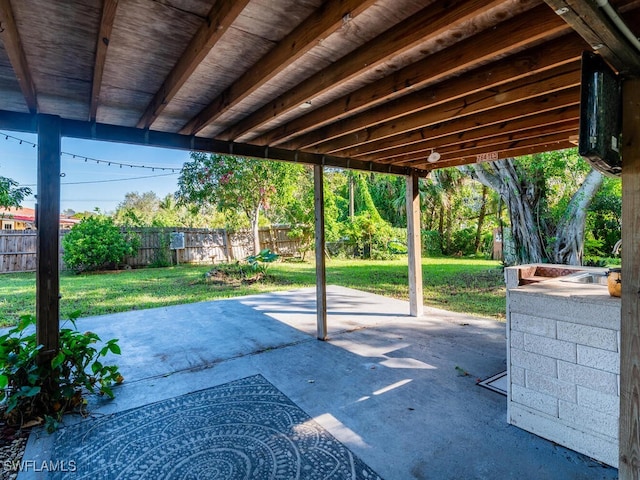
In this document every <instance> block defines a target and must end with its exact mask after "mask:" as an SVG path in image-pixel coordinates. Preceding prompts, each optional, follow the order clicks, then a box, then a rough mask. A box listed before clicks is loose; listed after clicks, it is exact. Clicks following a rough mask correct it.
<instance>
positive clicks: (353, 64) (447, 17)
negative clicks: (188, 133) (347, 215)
mask: <svg viewBox="0 0 640 480" xmlns="http://www.w3.org/2000/svg"><path fill="white" fill-rule="evenodd" d="M500 3H502V2H501V1H499V0H491V1H490V2H487V1H486V0H485V1H481V0H470V1H466V2H464V1H460V0H456V1H455V2H450V1H449V2H448V1H444V0H440V1H438V2H435V3H433V4H431V5H429V6H428V7H426V8H424V9H423V10H421V11H420V12H418V13H416V14H415V15H412V16H411V17H409V18H408V19H406V20H405V21H404V22H401V23H399V24H398V25H395V26H393V27H391V28H390V29H388V30H386V31H385V32H383V33H382V34H380V35H378V36H377V37H376V38H374V39H373V40H371V41H369V42H367V43H366V44H364V45H362V46H361V47H359V48H357V49H356V50H354V51H353V52H351V53H350V54H348V55H346V56H344V57H343V58H341V59H340V60H338V61H336V62H334V63H332V64H331V65H330V66H329V67H327V68H325V69H324V70H322V71H320V72H318V73H316V74H314V75H312V76H311V77H309V78H308V79H307V80H305V81H303V82H301V83H300V84H299V85H297V86H295V87H293V88H292V89H290V90H289V91H287V92H285V93H284V94H282V95H280V96H279V97H278V98H276V99H275V100H273V101H270V102H269V103H267V104H266V105H265V106H264V107H262V108H260V109H258V110H257V111H256V112H255V113H253V114H251V115H249V116H248V117H247V118H245V119H243V120H241V121H240V122H238V123H237V124H236V125H235V126H233V127H231V128H229V129H227V130H226V131H224V132H222V133H221V134H220V135H219V138H221V139H225V140H232V139H236V138H239V137H240V136H241V135H242V134H244V133H246V132H248V131H250V130H252V129H254V128H256V127H259V126H261V125H263V124H264V123H266V122H269V121H271V120H273V119H274V118H276V117H278V116H280V115H284V114H286V113H288V112H290V111H291V110H293V109H295V108H298V106H299V105H300V104H302V103H304V102H305V101H312V100H313V99H314V98H315V97H317V96H319V95H321V94H323V93H326V92H328V91H329V90H331V89H332V88H334V87H335V85H338V84H340V83H343V82H346V81H348V80H351V79H353V78H355V77H357V76H358V75H361V74H362V73H363V72H365V71H370V70H372V69H374V68H376V67H377V66H379V65H380V64H382V63H383V62H385V61H387V60H389V59H392V58H394V57H397V56H399V55H402V54H403V53H404V52H406V51H407V50H410V49H412V48H414V47H416V46H418V45H420V44H422V43H424V42H425V41H426V40H428V39H429V38H434V37H437V36H438V35H441V34H442V33H444V32H446V31H447V30H448V29H451V28H453V27H455V26H456V25H460V24H462V23H463V22H465V21H468V20H469V19H470V18H473V17H474V16H476V15H478V13H479V11H484V10H487V9H490V8H492V7H494V6H496V5H498V4H500Z"/></svg>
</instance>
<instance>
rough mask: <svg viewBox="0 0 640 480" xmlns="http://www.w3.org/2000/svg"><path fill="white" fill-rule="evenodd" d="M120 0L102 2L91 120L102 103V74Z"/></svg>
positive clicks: (92, 88) (90, 112) (90, 110)
mask: <svg viewBox="0 0 640 480" xmlns="http://www.w3.org/2000/svg"><path fill="white" fill-rule="evenodd" d="M117 8H118V0H104V3H103V4H102V18H101V19H100V30H99V32H98V40H97V42H96V58H95V62H94V66H93V79H92V82H91V106H90V108H89V120H90V121H95V119H96V115H97V113H98V105H99V103H100V89H101V88H102V76H103V74H104V65H105V61H106V58H107V49H108V48H109V40H110V38H111V31H112V30H113V22H114V20H115V17H116V10H117Z"/></svg>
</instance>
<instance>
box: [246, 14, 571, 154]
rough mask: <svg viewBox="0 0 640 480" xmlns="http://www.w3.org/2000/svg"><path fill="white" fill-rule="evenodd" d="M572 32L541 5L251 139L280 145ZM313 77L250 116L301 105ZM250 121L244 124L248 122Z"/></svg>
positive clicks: (267, 115)
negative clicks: (497, 58)
mask: <svg viewBox="0 0 640 480" xmlns="http://www.w3.org/2000/svg"><path fill="white" fill-rule="evenodd" d="M531 18H536V19H537V21H536V22H532V21H531ZM570 30H571V29H570V27H569V26H568V25H567V24H566V23H564V22H562V21H561V20H560V19H559V18H558V17H557V15H555V14H554V13H553V12H552V11H550V10H549V9H548V8H547V7H546V6H545V5H540V6H539V7H537V8H535V9H533V10H531V11H529V12H525V13H523V14H520V15H518V16H516V17H514V18H512V19H510V20H509V21H508V22H505V23H503V24H499V25H497V26H496V27H495V28H493V29H490V30H487V31H484V32H481V33H479V34H478V35H474V36H472V37H470V38H467V39H465V40H462V41H460V42H458V43H456V44H455V45H452V46H451V47H449V48H446V49H444V50H442V51H439V52H437V53H434V54H433V55H429V56H428V57H426V58H424V59H423V60H420V61H418V62H416V63H413V64H411V65H408V66H407V67H404V68H403V69H401V70H399V71H397V72H395V73H394V74H393V75H390V76H388V77H385V78H383V79H380V80H378V81H376V82H373V83H372V84H370V85H367V86H365V87H362V88H360V89H358V90H356V91H355V92H352V93H350V94H348V95H345V96H343V97H341V98H339V99H337V100H334V101H332V102H330V103H328V104H326V105H323V106H322V107H319V108H317V109H315V110H313V111H312V112H310V113H308V114H306V115H303V116H300V117H298V118H296V119H294V120H292V121H290V122H287V123H286V124H285V125H282V126H279V127H277V128H274V129H272V130H271V131H269V132H267V133H265V134H263V135H261V136H260V137H258V138H255V139H253V140H251V141H252V143H257V144H260V145H281V144H283V143H284V142H286V141H291V139H292V138H294V137H296V136H298V135H301V134H305V133H307V132H309V131H311V130H314V129H317V128H318V127H322V126H323V125H327V124H329V123H332V122H335V121H338V120H341V119H343V118H346V117H348V116H351V115H354V114H356V113H359V112H362V111H364V110H365V109H368V108H370V107H371V106H373V105H377V104H382V103H384V102H386V101H389V100H390V99H393V98H396V97H399V96H402V95H406V94H407V93H410V92H412V91H413V90H415V89H419V88H422V87H424V86H426V85H429V84H434V83H436V82H438V81H440V80H443V79H445V78H446V77H449V76H451V75H454V74H456V73H457V72H461V71H464V70H466V69H469V68H472V67H474V66H477V65H479V64H482V63H486V62H487V61H489V60H491V59H493V58H496V57H499V56H502V55H506V54H509V53H510V52H513V51H516V50H520V49H523V48H526V47H528V46H531V45H535V44H536V43H539V42H540V41H541V40H543V39H544V38H547V37H548V36H550V35H551V36H553V35H559V34H561V33H562V32H568V31H570ZM312 79H313V77H312ZM312 79H310V80H308V81H307V82H303V83H302V84H300V85H299V86H298V87H295V88H293V89H292V90H290V91H289V92H287V93H286V94H284V95H281V96H280V97H278V98H277V99H275V100H274V101H272V102H270V103H268V104H267V105H266V106H265V107H263V108H262V109H260V110H258V111H257V112H256V113H255V114H254V115H255V116H256V117H261V118H264V119H265V121H268V120H271V119H273V118H275V117H276V116H278V115H279V114H281V113H286V112H288V111H290V110H291V109H292V108H293V107H294V106H295V105H298V104H299V102H300V101H303V100H302V99H306V98H308V95H309V92H307V91H306V90H307V88H308V87H306V86H305V83H308V82H312V81H313V80H312ZM296 102H297V103H296ZM250 118H251V117H249V118H248V119H247V120H246V121H250Z"/></svg>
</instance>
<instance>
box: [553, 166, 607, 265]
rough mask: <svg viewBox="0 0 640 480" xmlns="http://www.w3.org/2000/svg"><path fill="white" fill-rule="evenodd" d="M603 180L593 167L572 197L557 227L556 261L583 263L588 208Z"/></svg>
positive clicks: (554, 255)
mask: <svg viewBox="0 0 640 480" xmlns="http://www.w3.org/2000/svg"><path fill="white" fill-rule="evenodd" d="M603 180H604V178H603V176H602V174H601V173H600V172H598V171H596V170H593V169H592V170H591V171H590V172H589V174H588V175H587V178H585V180H584V182H582V185H581V186H580V188H579V189H578V191H577V192H576V193H575V194H574V195H573V197H571V201H570V202H569V205H568V206H567V210H566V212H565V214H564V216H563V217H562V219H561V220H560V222H559V223H558V227H557V228H556V242H555V244H554V248H553V261H554V262H555V263H562V264H566V265H582V257H583V254H584V224H585V220H586V217H587V209H588V208H589V204H590V203H591V200H593V197H594V196H595V194H596V193H597V192H598V189H599V188H600V186H601V185H602V182H603Z"/></svg>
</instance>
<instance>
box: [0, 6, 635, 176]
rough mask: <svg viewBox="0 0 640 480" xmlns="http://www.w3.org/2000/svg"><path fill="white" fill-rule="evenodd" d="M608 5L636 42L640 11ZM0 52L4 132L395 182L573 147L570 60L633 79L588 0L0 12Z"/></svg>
mask: <svg viewBox="0 0 640 480" xmlns="http://www.w3.org/2000/svg"><path fill="white" fill-rule="evenodd" d="M611 4H612V5H613V6H614V7H615V9H616V10H617V12H618V13H619V14H620V16H621V17H622V18H623V20H624V21H625V23H626V24H627V25H628V26H629V27H631V29H632V30H634V29H635V31H634V33H635V34H636V35H638V34H640V28H639V27H640V1H639V0H616V1H612V2H611ZM0 38H1V39H2V48H1V49H0V124H3V125H6V123H3V122H1V120H2V116H5V117H9V116H10V115H11V114H13V113H14V112H17V113H19V114H28V115H33V114H36V113H43V114H53V115H58V116H60V117H61V118H62V119H65V120H69V121H75V122H83V125H85V124H86V128H88V129H90V128H91V126H92V125H102V124H105V125H114V126H119V127H127V128H129V129H131V131H133V130H134V129H138V130H140V131H141V135H144V134H146V135H147V137H146V138H147V139H148V135H149V132H151V133H152V134H153V133H155V132H167V133H171V134H180V135H183V136H187V137H190V136H196V139H197V140H198V141H200V139H201V138H200V137H202V138H205V139H214V140H215V142H213V143H210V145H213V146H214V147H215V148H213V149H214V150H220V151H221V153H229V152H241V153H242V152H260V153H256V156H261V157H273V158H280V159H284V158H286V157H287V155H289V154H290V156H291V158H293V156H294V155H295V158H296V159H301V161H306V160H309V161H311V162H312V163H313V161H318V160H317V159H319V158H322V159H323V160H322V161H323V162H324V159H332V161H328V162H327V164H334V165H335V164H344V165H345V166H355V167H357V168H369V169H371V170H376V171H389V172H393V173H405V172H411V171H413V172H415V171H418V173H422V174H424V173H426V172H428V171H429V170H432V169H433V168H440V167H446V166H454V165H461V164H468V163H474V162H480V161H490V160H496V159H499V158H506V157H512V156H519V155H523V154H529V153H537V152H542V151H549V150H556V149H561V148H568V147H571V146H573V145H574V144H575V142H576V140H577V134H578V115H579V90H580V56H581V53H582V51H583V50H593V49H597V50H598V51H599V52H600V53H601V54H602V55H603V56H604V57H605V58H606V59H607V60H608V61H609V62H610V63H611V64H612V65H613V66H614V67H615V68H617V69H618V70H620V71H621V72H622V73H625V74H627V73H630V72H631V73H637V72H638V71H639V70H640V69H639V68H638V65H640V61H638V52H637V51H634V50H633V48H632V47H630V46H629V44H628V43H625V40H624V39H621V37H620V35H619V34H618V32H617V31H616V29H615V28H614V27H613V26H612V24H611V23H610V22H609V21H608V18H607V17H606V16H605V15H604V14H603V12H602V11H601V9H599V8H598V7H597V6H595V1H591V0H546V1H542V0H436V1H433V0H326V1H322V0H65V1H51V0H0ZM93 130H94V132H95V126H94V127H93ZM158 135H159V134H158ZM96 138H99V136H97V137H96ZM141 138H142V137H141ZM191 144H192V145H195V146H196V147H197V146H198V145H200V144H201V143H198V142H195V143H194V142H193V141H192V143H191ZM234 148H235V150H234ZM434 151H436V152H438V153H439V154H440V160H439V161H437V162H435V163H429V162H428V161H427V158H428V157H429V155H430V153H432V152H434ZM270 152H271V154H270ZM274 152H277V154H274ZM283 152H284V153H283ZM286 152H288V153H286ZM243 154H244V153H243ZM310 159H315V160H310ZM335 159H345V162H343V163H340V162H336V161H335Z"/></svg>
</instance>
